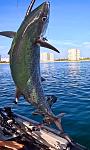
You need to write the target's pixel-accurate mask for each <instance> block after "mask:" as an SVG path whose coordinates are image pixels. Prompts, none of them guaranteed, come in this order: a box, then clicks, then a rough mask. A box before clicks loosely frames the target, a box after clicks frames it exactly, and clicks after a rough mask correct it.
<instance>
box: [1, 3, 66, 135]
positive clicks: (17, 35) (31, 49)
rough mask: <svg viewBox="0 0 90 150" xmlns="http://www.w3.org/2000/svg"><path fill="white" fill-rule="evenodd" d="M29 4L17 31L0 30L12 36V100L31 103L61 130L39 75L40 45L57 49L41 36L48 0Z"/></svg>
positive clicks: (43, 32)
mask: <svg viewBox="0 0 90 150" xmlns="http://www.w3.org/2000/svg"><path fill="white" fill-rule="evenodd" d="M34 2H35V0H34V1H33V3H31V4H30V5H29V7H28V10H27V12H26V15H25V18H24V20H23V22H22V24H21V25H20V27H19V29H18V31H17V32H13V31H2V32H0V35H2V36H6V37H9V38H13V41H12V45H11V48H10V50H9V57H10V69H11V74H12V78H13V80H14V82H15V85H16V101H18V99H19V98H20V96H21V95H23V96H24V98H25V99H26V100H27V101H28V102H29V103H31V104H32V105H33V106H34V107H35V108H36V109H37V110H38V111H39V112H40V114H41V115H43V116H44V117H45V120H46V122H48V123H55V125H56V126H57V127H58V129H59V130H61V132H63V128H62V125H61V121H60V119H59V118H58V117H57V116H55V115H54V113H53V112H52V110H51V107H50V106H49V104H48V101H47V99H46V97H45V94H44V90H43V87H42V80H43V78H42V77H41V74H40V47H45V48H49V49H51V50H54V51H55V52H57V53H59V50H58V49H56V48H55V47H54V46H52V45H51V44H49V43H48V42H47V40H46V38H44V34H45V32H46V29H47V26H48V22H49V14H50V2H43V3H42V4H41V5H39V6H38V7H37V8H35V9H34V10H32V6H33V4H34Z"/></svg>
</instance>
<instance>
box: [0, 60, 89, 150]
mask: <svg viewBox="0 0 90 150" xmlns="http://www.w3.org/2000/svg"><path fill="white" fill-rule="evenodd" d="M41 74H42V77H44V78H45V79H46V81H44V82H43V88H44V91H45V94H54V95H56V96H57V98H58V100H57V102H56V103H55V104H54V105H53V111H54V113H55V114H59V113H60V112H65V113H66V115H65V116H64V117H63V119H62V124H63V127H64V129H65V132H67V133H68V134H69V135H70V136H71V137H72V138H73V139H75V141H77V142H79V143H80V144H82V145H85V146H87V147H88V148H90V62H80V63H74V62H72V63H68V62H65V63H64V62H57V63H45V64H41ZM14 96H15V85H14V82H13V80H12V77H11V74H10V68H9V65H8V64H0V107H3V106H11V107H13V111H15V112H18V113H19V114H22V115H25V116H27V117H32V116H31V112H32V111H33V110H34V108H33V107H32V106H31V105H30V104H28V103H27V102H26V101H24V99H23V98H21V99H20V101H19V103H18V105H15V104H13V101H14ZM34 119H37V118H35V117H34ZM38 119H39V118H38Z"/></svg>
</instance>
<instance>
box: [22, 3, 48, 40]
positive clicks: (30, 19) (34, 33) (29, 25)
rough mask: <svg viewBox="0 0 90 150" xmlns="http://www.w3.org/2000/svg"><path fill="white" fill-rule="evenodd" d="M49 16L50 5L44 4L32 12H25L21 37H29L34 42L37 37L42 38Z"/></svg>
mask: <svg viewBox="0 0 90 150" xmlns="http://www.w3.org/2000/svg"><path fill="white" fill-rule="evenodd" d="M49 14H50V3H49V2H44V3H42V4H41V5H40V6H38V7H37V8H36V9H34V10H33V11H32V12H31V11H30V12H29V9H28V10H27V12H26V16H25V19H24V21H23V26H22V29H23V30H22V31H23V32H22V37H23V38H24V36H27V35H28V36H29V37H30V38H31V39H34V40H36V39H37V38H38V37H43V35H44V34H45V32H46V29H47V26H48V22H49Z"/></svg>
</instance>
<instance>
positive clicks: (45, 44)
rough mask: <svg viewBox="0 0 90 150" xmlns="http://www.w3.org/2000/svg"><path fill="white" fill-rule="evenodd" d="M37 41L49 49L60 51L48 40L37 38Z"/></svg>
mask: <svg viewBox="0 0 90 150" xmlns="http://www.w3.org/2000/svg"><path fill="white" fill-rule="evenodd" d="M36 43H37V44H40V46H42V47H45V48H49V49H52V50H54V51H55V52H57V53H60V52H59V51H58V50H57V49H56V48H55V47H54V46H52V45H51V44H49V43H48V42H46V41H45V40H42V39H37V40H36Z"/></svg>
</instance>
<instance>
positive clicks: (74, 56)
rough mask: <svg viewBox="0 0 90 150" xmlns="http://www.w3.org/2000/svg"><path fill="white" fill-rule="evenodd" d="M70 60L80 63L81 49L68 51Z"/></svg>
mask: <svg viewBox="0 0 90 150" xmlns="http://www.w3.org/2000/svg"><path fill="white" fill-rule="evenodd" d="M68 60H70V61H79V60H80V50H79V49H68Z"/></svg>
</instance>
